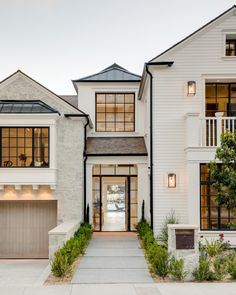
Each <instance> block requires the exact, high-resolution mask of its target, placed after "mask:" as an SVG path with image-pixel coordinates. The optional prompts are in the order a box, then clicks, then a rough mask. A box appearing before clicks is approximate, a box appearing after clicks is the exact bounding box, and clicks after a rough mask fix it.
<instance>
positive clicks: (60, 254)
mask: <svg viewBox="0 0 236 295" xmlns="http://www.w3.org/2000/svg"><path fill="white" fill-rule="evenodd" d="M51 271H52V273H53V275H54V276H55V277H66V276H69V275H70V274H71V271H72V268H71V263H70V262H69V259H68V256H67V255H65V253H64V251H62V250H61V249H59V250H57V251H56V252H55V254H54V257H53V261H52V263H51Z"/></svg>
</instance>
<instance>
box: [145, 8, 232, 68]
mask: <svg viewBox="0 0 236 295" xmlns="http://www.w3.org/2000/svg"><path fill="white" fill-rule="evenodd" d="M233 10H236V5H233V6H232V7H230V8H229V9H227V10H226V11H224V12H223V13H221V14H220V15H218V16H217V17H216V18H214V19H212V20H211V21H209V22H208V23H206V24H205V25H204V26H202V27H201V28H199V29H197V30H196V31H194V32H193V33H191V34H190V35H188V36H187V37H185V38H184V39H182V40H181V41H179V42H177V43H176V44H174V45H173V46H171V47H170V48H168V49H166V50H165V51H163V52H162V53H160V54H158V55H157V56H155V57H154V58H152V59H151V60H150V61H149V62H153V61H155V60H156V59H157V58H159V57H161V56H162V55H164V54H165V53H167V52H169V51H170V50H172V49H174V48H176V47H177V46H179V45H180V44H182V43H184V42H185V41H187V40H188V39H190V38H192V37H193V36H194V35H196V34H197V33H199V32H201V31H202V30H204V29H205V28H206V27H208V26H209V25H210V24H213V23H214V22H215V21H217V20H219V19H220V18H222V17H223V16H225V15H226V14H228V13H229V12H231V11H233Z"/></svg>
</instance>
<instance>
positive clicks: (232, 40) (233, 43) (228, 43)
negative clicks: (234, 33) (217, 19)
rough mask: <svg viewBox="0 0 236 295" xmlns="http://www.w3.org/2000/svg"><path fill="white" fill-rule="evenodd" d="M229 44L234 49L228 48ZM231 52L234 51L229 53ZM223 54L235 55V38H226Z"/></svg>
mask: <svg viewBox="0 0 236 295" xmlns="http://www.w3.org/2000/svg"><path fill="white" fill-rule="evenodd" d="M230 45H234V49H230ZM227 47H228V48H227ZM232 52H234V54H231V53H232ZM225 56H236V39H226V41H225Z"/></svg>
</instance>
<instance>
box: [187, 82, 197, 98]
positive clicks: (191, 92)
mask: <svg viewBox="0 0 236 295" xmlns="http://www.w3.org/2000/svg"><path fill="white" fill-rule="evenodd" d="M195 94H196V82H195V81H188V95H195Z"/></svg>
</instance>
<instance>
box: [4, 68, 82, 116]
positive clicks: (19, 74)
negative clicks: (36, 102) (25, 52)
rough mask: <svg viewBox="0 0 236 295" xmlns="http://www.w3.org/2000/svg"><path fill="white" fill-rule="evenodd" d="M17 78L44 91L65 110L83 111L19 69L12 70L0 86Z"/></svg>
mask: <svg viewBox="0 0 236 295" xmlns="http://www.w3.org/2000/svg"><path fill="white" fill-rule="evenodd" d="M17 79H23V80H24V81H27V83H30V84H31V85H32V86H34V87H36V88H37V89H38V90H40V91H42V92H44V93H45V94H47V95H48V96H50V97H51V98H53V99H55V100H56V101H57V102H58V103H60V105H61V106H62V107H63V108H65V110H66V111H67V112H72V113H82V114H83V111H81V110H79V109H78V108H76V107H75V106H73V105H72V104H71V103H69V102H68V101H66V100H65V99H63V98H62V97H60V96H59V95H57V94H55V93H54V92H53V91H51V90H49V89H48V88H46V87H45V86H43V85H42V84H40V83H39V82H37V81H36V80H34V79H33V78H31V77H30V76H28V75H26V74H25V73H23V72H22V71H21V70H17V71H16V72H14V73H13V74H12V75H10V76H8V77H7V78H5V79H4V80H2V81H1V82H0V88H3V87H6V86H7V85H9V84H10V83H14V82H15V81H16V80H17Z"/></svg>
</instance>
